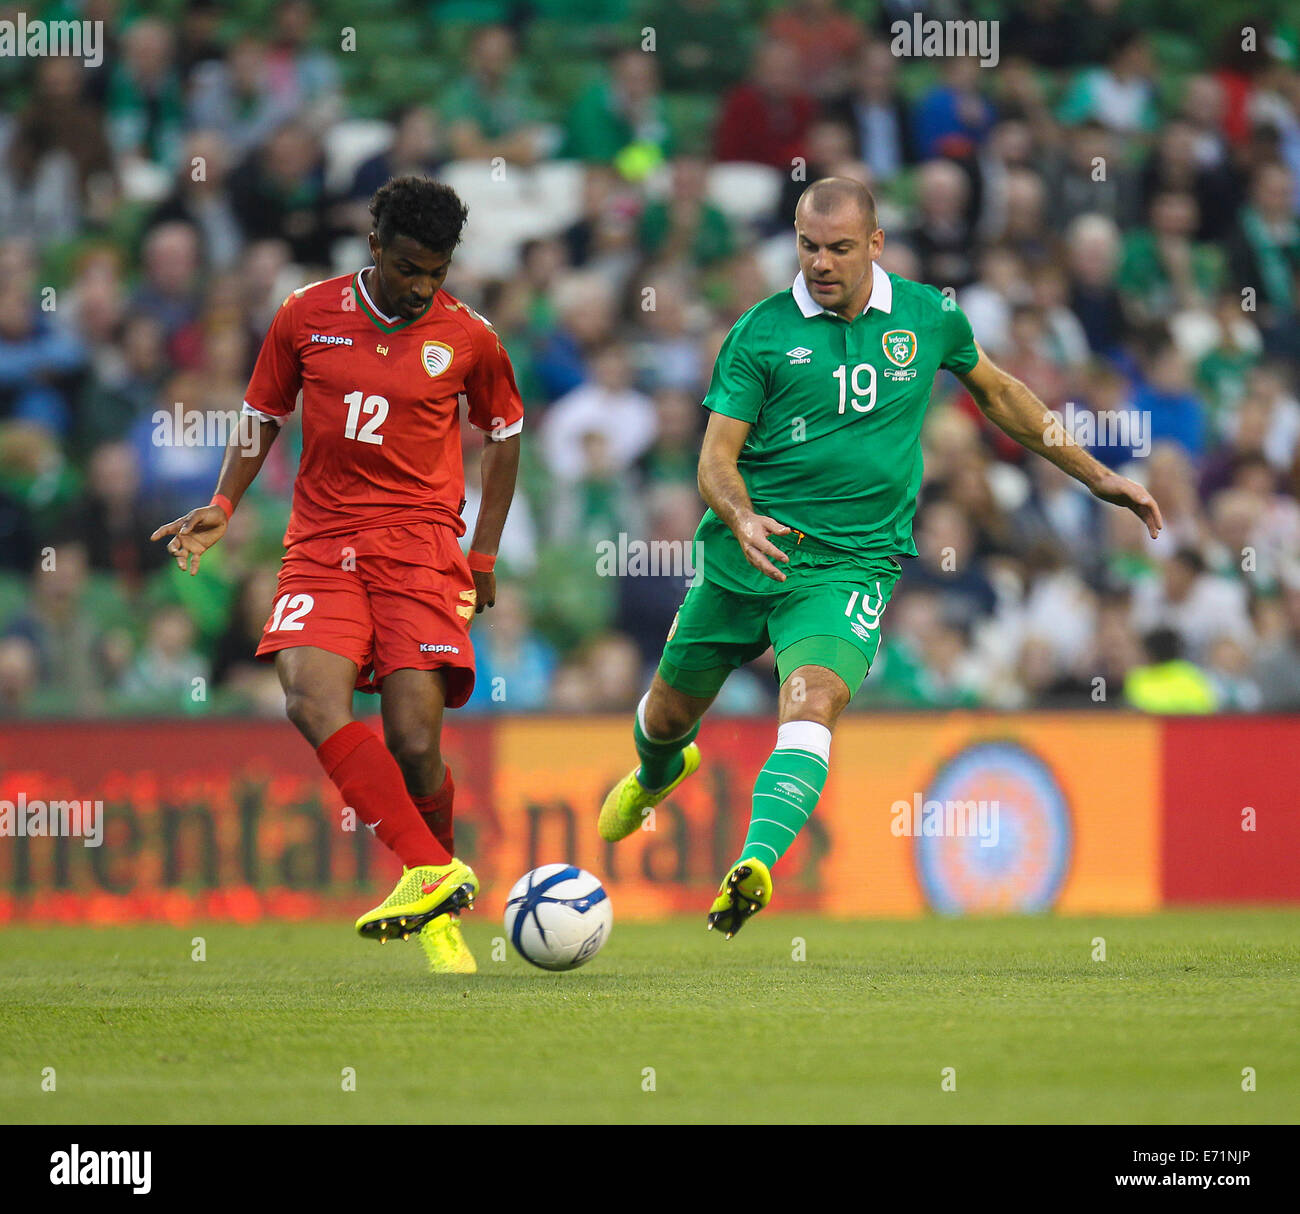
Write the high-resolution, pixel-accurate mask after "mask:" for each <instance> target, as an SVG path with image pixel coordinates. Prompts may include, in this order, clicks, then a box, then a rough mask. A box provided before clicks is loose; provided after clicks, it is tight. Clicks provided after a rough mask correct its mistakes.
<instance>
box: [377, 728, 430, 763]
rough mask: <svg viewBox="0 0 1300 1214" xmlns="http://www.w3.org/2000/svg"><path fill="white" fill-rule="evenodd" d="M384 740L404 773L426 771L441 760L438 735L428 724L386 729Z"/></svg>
mask: <svg viewBox="0 0 1300 1214" xmlns="http://www.w3.org/2000/svg"><path fill="white" fill-rule="evenodd" d="M384 741H385V743H386V744H387V746H388V749H389V752H390V753H391V754H392V756H393V758H394V759H396V760H397V765H398V766H399V767H400V768H401V769H402V771H403V772H404V773H408V774H413V773H421V772H424V773H428V772H431V771H432V770H433V769H434V768H436V767H437V766H439V764H440V763H441V762H442V754H441V751H440V750H439V746H438V736H437V734H436V733H434V731H433V730H432V729H430V728H429V727H428V726H410V727H405V726H404V727H401V728H398V729H392V730H386V731H385V734H384Z"/></svg>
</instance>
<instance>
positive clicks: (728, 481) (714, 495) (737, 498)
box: [699, 413, 790, 582]
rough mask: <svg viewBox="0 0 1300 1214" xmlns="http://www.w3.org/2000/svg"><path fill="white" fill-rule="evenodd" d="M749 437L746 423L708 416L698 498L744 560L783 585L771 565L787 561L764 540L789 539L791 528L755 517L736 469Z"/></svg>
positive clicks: (769, 519)
mask: <svg viewBox="0 0 1300 1214" xmlns="http://www.w3.org/2000/svg"><path fill="white" fill-rule="evenodd" d="M748 436H749V423H748V422H744V421H740V420H739V419H738V418H735V417H727V416H726V415H725V414H723V413H711V414H709V425H708V428H707V429H706V430H705V432H704V444H703V446H702V447H701V448H700V468H699V485H700V496H701V497H702V498H704V500H705V502H706V503H707V504H708V505H709V506H710V507H712V509H713V513H714V514H716V515H717V516H718V517H719V518H720V519H721V520H722V521H723V522H724V523H726V524H727V526H728V527H730V528H731V533H732V535H734V536H735V537H736V540H737V541H738V542H739V544H740V548H741V551H742V552H744V554H745V559H746V560H747V561H748V562H749V563H750V564H751V565H753V566H754V568H755V569H759V570H761V571H762V572H763V573H765V574H767V576H768V577H770V578H771V579H772V580H773V581H774V582H784V581H785V574H784V573H783V572H782V571H781V570H780V569H778V568H777V567H776V566H775V565H773V564H772V562H773V561H789V559H790V557H789V556H788V555H787V554H786V553H784V552H782V551H781V549H780V548H778V547H777V546H776V545H775V544H774V543H772V541H771V540H769V539H768V538H767V537H768V536H769V535H789V534H790V528H789V527H787V526H785V524H784V523H778V522H777V521H776V519H774V518H768V516H767V515H765V514H755V513H754V505H753V503H752V502H751V501H750V500H749V490H747V489H746V488H745V482H744V479H743V478H742V477H741V475H740V469H739V468H737V467H736V461H737V460H738V459H739V458H740V450H741V448H742V447H743V446H744V445H745V439H746V438H747V437H748Z"/></svg>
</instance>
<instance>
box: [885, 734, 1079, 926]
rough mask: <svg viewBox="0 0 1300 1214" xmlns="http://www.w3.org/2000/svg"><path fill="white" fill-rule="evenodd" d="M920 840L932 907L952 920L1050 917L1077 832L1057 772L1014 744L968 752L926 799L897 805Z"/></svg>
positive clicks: (898, 821) (904, 828)
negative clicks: (977, 914)
mask: <svg viewBox="0 0 1300 1214" xmlns="http://www.w3.org/2000/svg"><path fill="white" fill-rule="evenodd" d="M892 812H893V815H894V825H893V829H894V833H895V834H908V835H911V836H912V838H913V847H914V854H915V856H916V868H917V874H918V877H919V878H920V882H921V888H922V889H923V890H924V891H925V896H926V900H927V901H928V902H929V903H930V905H931V906H932V907H933V908H934V909H935V910H938V911H943V912H944V913H946V914H964V913H966V912H970V911H994V912H996V911H1005V912H1013V911H1045V910H1050V909H1051V908H1052V907H1053V906H1054V905H1055V903H1056V899H1057V896H1058V895H1059V894H1060V892H1061V886H1062V885H1063V884H1064V883H1065V876H1066V873H1067V872H1068V871H1069V867H1070V853H1071V849H1072V839H1073V833H1072V831H1071V826H1070V809H1069V805H1068V804H1067V803H1066V799H1065V794H1064V792H1063V791H1062V789H1061V786H1060V784H1059V783H1057V780H1056V777H1055V776H1054V775H1053V774H1052V771H1051V769H1050V768H1049V767H1048V766H1047V764H1046V763H1044V762H1043V760H1042V759H1040V758H1039V757H1038V756H1037V755H1035V754H1033V753H1032V752H1030V751H1028V750H1026V749H1025V748H1024V747H1023V746H1020V745H1019V744H1018V743H1015V742H980V743H977V744H976V745H974V746H968V747H967V748H966V749H965V750H962V751H960V752H959V753H958V754H957V755H955V756H954V757H953V758H951V759H949V760H948V762H947V763H945V764H944V765H943V767H942V768H940V770H939V771H938V773H937V774H936V775H935V777H934V779H933V780H932V781H931V782H930V787H929V789H928V790H927V791H926V793H925V794H924V796H922V795H921V794H919V793H918V794H917V795H916V796H915V797H914V798H913V800H912V801H911V802H905V801H896V802H894V805H893V810H892Z"/></svg>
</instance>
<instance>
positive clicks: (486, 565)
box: [469, 550, 497, 573]
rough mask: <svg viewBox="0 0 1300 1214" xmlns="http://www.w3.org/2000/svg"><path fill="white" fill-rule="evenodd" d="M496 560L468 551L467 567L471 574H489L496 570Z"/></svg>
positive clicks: (493, 557) (483, 554)
mask: <svg viewBox="0 0 1300 1214" xmlns="http://www.w3.org/2000/svg"><path fill="white" fill-rule="evenodd" d="M496 563H497V558H496V557H495V556H487V555H486V554H485V553H482V552H474V551H473V550H471V551H470V554H469V567H470V572H471V573H491V572H492V570H493V569H495V568H496Z"/></svg>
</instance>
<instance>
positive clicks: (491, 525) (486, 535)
mask: <svg viewBox="0 0 1300 1214" xmlns="http://www.w3.org/2000/svg"><path fill="white" fill-rule="evenodd" d="M482 460H483V465H482V467H483V500H482V502H480V504H479V510H478V522H476V523H475V524H474V538H473V540H472V541H471V543H470V549H471V551H473V552H481V553H482V554H483V555H484V556H496V554H497V548H498V547H499V546H500V544H501V532H502V531H503V530H504V529H505V525H506V515H508V514H509V513H510V503H511V502H512V501H514V497H515V479H516V477H518V475H519V435H518V434H512V435H510V437H509V438H501V439H494V438H492V437H491V436H489V437H488V439H487V441H486V442H485V443H484V444H483V455H482ZM474 590H475V593H476V595H477V600H478V601H477V603H476V604H475V607H474V613H475V614H476V615H477V614H478V613H479V612H481V611H482V610H483V609H484V608H485V607H491V606H492V605H493V604H494V603H495V602H496V601H497V576H496V574H495V573H493V572H492V571H491V570H488V571H487V572H484V571H482V570H479V569H475V570H474Z"/></svg>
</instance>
